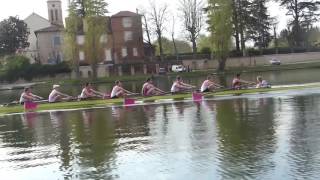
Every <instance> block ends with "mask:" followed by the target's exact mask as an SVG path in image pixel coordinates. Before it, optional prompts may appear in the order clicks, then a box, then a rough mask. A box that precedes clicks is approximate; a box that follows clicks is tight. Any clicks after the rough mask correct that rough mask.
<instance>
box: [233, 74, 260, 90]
mask: <svg viewBox="0 0 320 180" xmlns="http://www.w3.org/2000/svg"><path fill="white" fill-rule="evenodd" d="M240 76H241V75H240V74H237V75H236V77H234V78H233V81H232V89H235V90H240V89H242V88H243V87H244V85H243V84H246V85H252V84H256V83H254V82H249V81H245V80H242V79H241V78H240Z"/></svg>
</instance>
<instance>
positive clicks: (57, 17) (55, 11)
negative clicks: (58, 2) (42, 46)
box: [55, 9, 58, 21]
mask: <svg viewBox="0 0 320 180" xmlns="http://www.w3.org/2000/svg"><path fill="white" fill-rule="evenodd" d="M55 12H56V21H58V9H56V10H55Z"/></svg>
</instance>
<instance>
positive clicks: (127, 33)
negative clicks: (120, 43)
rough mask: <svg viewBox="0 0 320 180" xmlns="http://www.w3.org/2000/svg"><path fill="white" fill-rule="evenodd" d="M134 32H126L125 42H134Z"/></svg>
mask: <svg viewBox="0 0 320 180" xmlns="http://www.w3.org/2000/svg"><path fill="white" fill-rule="evenodd" d="M132 40H133V37H132V31H125V32H124V41H132Z"/></svg>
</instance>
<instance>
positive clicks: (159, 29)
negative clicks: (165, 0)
mask: <svg viewBox="0 0 320 180" xmlns="http://www.w3.org/2000/svg"><path fill="white" fill-rule="evenodd" d="M150 7H151V9H150V10H151V11H150V15H149V16H150V21H151V23H152V25H153V30H154V32H155V34H156V36H157V40H158V45H159V50H160V57H161V60H163V59H164V57H163V55H164V54H163V47H162V34H163V31H164V30H165V22H166V20H167V18H166V17H167V10H168V5H167V4H162V5H161V6H159V7H158V6H157V4H156V2H155V1H150Z"/></svg>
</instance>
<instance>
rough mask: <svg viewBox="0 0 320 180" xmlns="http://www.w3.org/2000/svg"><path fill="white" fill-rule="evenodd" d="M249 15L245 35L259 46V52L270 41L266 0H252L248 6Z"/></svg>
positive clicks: (269, 21)
mask: <svg viewBox="0 0 320 180" xmlns="http://www.w3.org/2000/svg"><path fill="white" fill-rule="evenodd" d="M250 9H251V10H250V12H251V14H252V15H251V16H250V18H249V20H248V25H249V26H248V27H247V34H248V35H247V36H248V39H250V40H252V41H253V42H254V45H255V46H256V47H258V48H259V50H260V54H262V53H263V52H262V51H263V49H264V48H267V47H268V45H269V43H270V41H271V34H270V30H271V20H272V19H271V18H270V15H269V14H268V8H267V7H266V0H253V1H252V2H251V6H250Z"/></svg>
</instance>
